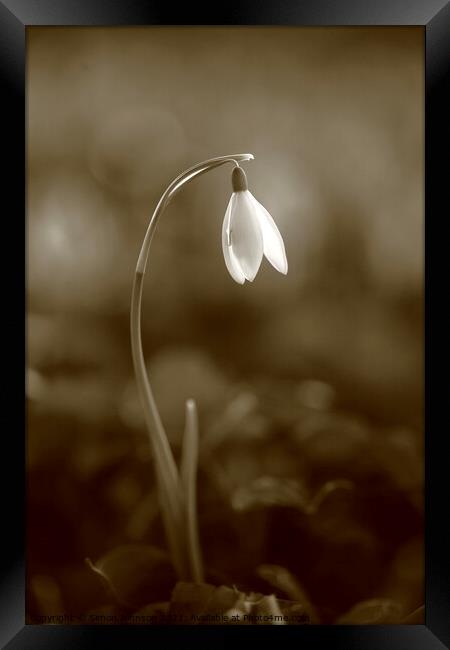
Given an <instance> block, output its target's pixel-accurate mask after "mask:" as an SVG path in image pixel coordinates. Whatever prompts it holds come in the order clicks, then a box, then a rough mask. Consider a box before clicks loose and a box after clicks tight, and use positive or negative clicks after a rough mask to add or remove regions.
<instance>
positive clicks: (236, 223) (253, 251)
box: [230, 190, 264, 282]
mask: <svg viewBox="0 0 450 650" xmlns="http://www.w3.org/2000/svg"><path fill="white" fill-rule="evenodd" d="M233 194H234V200H233V204H232V206H231V214H230V237H231V246H232V249H233V253H234V255H235V256H236V260H237V261H238V263H239V266H240V268H241V269H242V272H243V274H244V275H245V277H246V278H247V280H250V282H251V281H252V280H254V278H255V275H256V274H257V273H258V269H259V267H260V265H261V261H262V257H263V252H264V251H263V237H262V232H261V227H260V225H259V219H258V215H257V213H256V209H255V205H254V201H253V200H252V198H253V197H252V195H251V194H250V192H249V191H248V190H245V191H244V192H234V193H233Z"/></svg>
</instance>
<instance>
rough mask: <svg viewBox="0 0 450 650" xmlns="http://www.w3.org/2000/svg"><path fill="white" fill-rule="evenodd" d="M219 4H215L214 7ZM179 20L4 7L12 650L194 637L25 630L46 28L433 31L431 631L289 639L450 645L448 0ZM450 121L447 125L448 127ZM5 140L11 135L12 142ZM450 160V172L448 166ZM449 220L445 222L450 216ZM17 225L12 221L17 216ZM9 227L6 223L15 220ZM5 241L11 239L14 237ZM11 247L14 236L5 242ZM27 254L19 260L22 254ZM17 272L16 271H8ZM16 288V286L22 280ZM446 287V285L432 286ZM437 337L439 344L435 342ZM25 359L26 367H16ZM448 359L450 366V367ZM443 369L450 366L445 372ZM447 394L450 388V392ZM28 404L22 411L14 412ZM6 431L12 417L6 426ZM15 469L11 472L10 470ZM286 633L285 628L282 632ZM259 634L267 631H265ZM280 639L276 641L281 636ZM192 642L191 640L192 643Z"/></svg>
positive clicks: (246, 10)
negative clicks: (41, 64) (28, 184)
mask: <svg viewBox="0 0 450 650" xmlns="http://www.w3.org/2000/svg"><path fill="white" fill-rule="evenodd" d="M212 6H213V5H211V7H212ZM177 9H178V8H176V7H175V8H174V10H173V11H170V10H169V9H168V8H167V6H164V3H160V2H148V3H145V2H143V1H142V0H129V1H128V2H126V3H125V2H122V3H118V2H114V3H113V2H108V1H107V0H90V1H87V0H58V2H55V1H54V0H40V1H39V3H37V2H32V0H0V69H1V83H2V88H3V91H4V92H3V93H2V106H3V109H4V112H5V118H4V119H5V122H4V123H5V125H6V128H5V129H4V132H5V131H6V133H7V135H8V137H6V152H5V151H3V156H2V162H3V164H4V167H5V169H4V172H5V175H4V176H3V178H6V179H7V180H6V182H5V183H4V186H3V189H4V195H5V194H6V197H7V198H8V199H9V200H8V205H9V211H10V216H9V218H8V220H7V224H6V225H7V226H8V235H7V237H8V239H7V241H8V247H9V246H10V245H11V244H10V242H11V241H13V243H14V244H15V245H16V246H17V251H22V255H23V257H22V260H23V264H22V265H21V264H18V263H17V262H16V263H15V265H14V269H15V271H14V275H13V277H11V272H10V271H8V272H6V271H5V273H4V275H3V277H4V278H6V277H7V278H8V283H5V284H7V286H6V287H3V290H5V288H6V290H7V291H8V292H9V293H8V295H7V296H6V299H5V300H6V301H8V302H7V304H8V305H9V306H12V309H11V307H10V308H9V314H10V315H9V317H8V318H7V319H2V321H3V323H2V324H3V326H4V327H5V329H6V332H5V334H6V336H7V337H8V340H9V341H12V342H14V344H15V345H12V346H10V347H11V351H12V352H13V355H11V357H10V367H9V368H8V369H7V372H8V374H7V375H6V374H5V376H7V377H9V378H10V379H9V380H8V386H7V390H8V391H9V392H8V394H7V399H6V400H5V401H4V404H5V405H6V404H8V405H9V408H5V411H7V416H6V420H7V421H6V423H5V424H6V426H5V424H4V427H3V429H4V431H3V434H4V439H5V440H6V445H7V448H6V449H4V454H3V458H4V459H8V460H7V462H4V463H3V470H4V472H5V469H7V470H8V476H7V480H8V483H7V487H6V488H5V490H4V495H10V498H9V500H8V499H4V501H3V504H2V505H3V513H4V517H3V521H7V522H9V523H8V538H7V539H5V537H3V539H2V542H3V544H4V552H3V554H2V570H3V571H2V584H1V597H0V603H1V607H0V641H1V642H2V647H7V648H9V649H11V650H13V649H15V648H25V647H26V648H30V647H33V648H45V649H46V650H47V649H48V648H60V647H63V648H65V649H67V650H69V649H70V648H80V647H94V644H96V645H97V646H98V644H99V643H102V645H103V647H109V646H110V645H115V644H116V643H117V644H121V645H122V643H124V644H125V645H126V647H143V645H144V643H148V635H152V636H155V635H157V636H158V635H159V634H163V636H164V641H165V642H166V643H169V642H170V641H172V640H173V641H175V642H176V641H177V640H181V637H180V634H183V635H185V634H186V629H185V628H164V629H157V628H152V629H151V630H149V629H148V628H146V627H140V626H136V627H119V626H114V627H107V626H99V627H95V626H90V627H87V626H86V627H85V626H34V625H24V623H25V568H24V566H25V562H24V557H25V544H24V538H25V522H24V519H25V518H24V502H25V498H24V497H25V471H24V465H25V463H24V460H25V440H24V431H25V416H24V415H23V416H21V417H17V413H24V401H23V395H24V393H23V392H22V391H23V388H24V375H23V368H24V367H25V350H24V344H23V342H24V340H25V318H23V319H22V316H23V315H24V309H25V306H24V299H23V296H24V293H23V292H24V289H25V252H24V246H23V242H24V238H25V218H24V206H25V200H24V197H25V74H26V67H25V64H26V29H27V28H28V27H33V26H37V25H53V26H62V25H111V26H112V25H137V24H142V25H145V24H148V25H154V24H166V25H172V24H177V25H182V24H188V25H200V24H206V25H214V24H219V25H227V24H229V25H236V24H247V25H260V24H266V25H271V24H273V25H299V26H302V25H303V26H312V25H315V26H320V25H331V26H333V25H355V26H358V25H384V26H386V25H393V26H401V25H406V26H413V25H414V26H422V27H423V28H424V34H425V102H426V104H425V213H426V222H425V223H426V231H425V259H426V269H425V271H426V274H425V288H426V291H425V313H426V315H425V333H426V341H425V423H426V436H425V438H426V454H425V456H426V458H425V464H426V561H425V565H426V625H398V626H378V627H375V626H359V627H358V626H347V627H345V626H335V627H333V626H319V627H313V626H303V627H301V628H292V627H291V628H284V630H283V631H285V632H286V633H288V634H289V636H292V640H294V637H296V639H297V640H298V639H299V637H301V639H302V641H303V640H305V641H306V640H308V641H311V642H325V643H328V645H329V647H333V648H345V649H346V650H352V649H354V650H356V649H358V650H362V648H367V649H368V650H370V649H373V650H375V649H376V650H379V648H381V647H383V649H384V650H390V649H392V650H413V648H418V649H421V650H433V649H436V650H437V649H438V648H444V647H447V648H450V616H449V612H450V562H449V560H448V553H449V551H448V549H449V548H450V535H449V532H448V523H447V524H446V523H445V520H446V515H447V513H448V505H447V502H446V499H445V496H448V495H449V490H448V481H447V480H446V478H447V477H446V474H447V472H448V469H447V466H446V465H447V457H448V456H447V454H446V453H445V451H446V436H445V434H446V431H445V427H446V424H447V421H448V417H446V415H447V413H446V400H448V396H447V394H446V390H444V385H445V382H442V381H439V380H438V379H437V377H441V376H442V377H446V372H448V368H449V367H450V358H449V357H450V355H449V354H448V352H447V350H448V345H447V347H446V345H445V344H446V343H447V337H448V331H449V328H448V321H446V320H445V319H443V318H441V317H440V315H439V306H440V300H439V298H440V296H442V295H444V296H448V288H447V286H446V285H447V283H446V282H445V280H446V276H445V268H444V260H446V259H447V258H448V252H447V251H444V245H445V246H446V248H448V244H447V240H446V239H445V238H444V237H443V225H441V224H443V223H445V217H446V216H448V207H447V214H444V201H445V199H447V202H448V189H447V188H448V185H449V180H448V152H449V151H450V146H449V144H450V143H449V139H450V138H449V129H448V124H447V123H446V122H447V121H448V115H449V114H450V110H449V105H448V99H447V98H446V94H445V86H446V84H447V85H448V75H449V68H450V39H449V34H450V3H448V2H446V1H445V0H427V2H423V1H422V0H377V2H371V1H370V0H359V2H358V1H355V0H340V1H339V2H337V3H330V2H329V1H327V0H309V2H308V1H304V2H298V0H285V2H283V3H277V2H276V1H275V0H262V1H261V2H260V3H258V4H257V5H255V6H254V7H252V6H251V5H247V6H245V7H243V6H239V5H238V4H237V3H235V2H231V3H225V4H223V5H222V7H220V8H219V7H218V8H215V10H214V11H213V10H212V9H209V8H206V7H201V8H200V5H196V6H193V7H191V6H189V5H188V6H187V7H186V8H185V9H184V11H183V10H181V11H178V10H177ZM446 118H447V121H446ZM4 137H5V136H4ZM445 163H447V166H446V164H445ZM441 213H442V214H441ZM11 217H13V218H11ZM5 221H6V220H5V219H4V223H5ZM4 237H5V236H4ZM4 240H5V241H6V237H5V239H4ZM16 254H17V253H16ZM9 268H10V267H9ZM11 280H12V282H11ZM439 283H441V284H442V291H440V288H439V287H436V286H434V287H433V291H431V286H432V284H433V285H439ZM431 333H432V336H431ZM18 358H19V359H21V360H22V361H23V365H22V364H21V363H18V362H17V360H18ZM446 362H447V363H446ZM439 366H441V367H439ZM445 388H446V385H445ZM12 404H17V406H18V407H19V408H13V407H12V406H11V405H12ZM3 422H4V420H3ZM6 465H7V467H6ZM275 629H278V628H275ZM196 630H197V634H198V633H201V635H202V636H203V637H205V638H208V639H209V640H210V641H212V642H214V643H217V640H218V638H220V640H223V643H225V640H226V639H230V640H231V637H233V638H234V635H235V634H236V633H238V630H237V629H236V628H221V630H220V635H217V634H214V636H215V639H214V640H213V639H212V634H213V633H214V632H217V630H216V629H215V628H202V629H199V628H196ZM258 630H259V631H258ZM261 630H262V628H256V627H254V628H251V632H250V630H249V629H248V628H247V631H246V630H243V629H242V628H240V630H239V633H245V634H252V638H253V634H255V633H257V634H258V633H259V634H260V633H261ZM267 634H269V636H270V635H271V634H275V630H274V629H273V628H264V635H267ZM274 638H275V637H274ZM184 640H185V637H184V638H183V641H184Z"/></svg>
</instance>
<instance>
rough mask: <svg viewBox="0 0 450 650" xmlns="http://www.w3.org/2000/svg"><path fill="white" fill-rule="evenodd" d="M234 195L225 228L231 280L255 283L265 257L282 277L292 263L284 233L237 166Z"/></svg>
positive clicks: (224, 243)
mask: <svg viewBox="0 0 450 650" xmlns="http://www.w3.org/2000/svg"><path fill="white" fill-rule="evenodd" d="M231 183H232V186H233V193H232V195H231V198H230V201H229V203H228V207H227V210H226V212H225V218H224V220H223V227H222V248H223V255H224V258H225V264H226V266H227V269H228V271H229V272H230V275H231V277H232V278H233V279H234V280H235V281H236V282H239V284H244V282H245V280H249V281H250V282H252V281H253V280H254V278H255V276H256V274H257V272H258V269H259V267H260V265H261V261H262V258H263V255H265V257H266V258H267V259H268V260H269V262H270V263H271V264H272V266H273V267H274V268H276V270H277V271H279V272H280V273H284V274H286V273H287V271H288V263H287V258H286V251H285V248H284V242H283V239H282V237H281V235H280V231H279V230H278V228H277V226H276V225H275V221H274V220H273V219H272V217H271V216H270V214H269V213H268V212H267V210H266V209H265V208H264V207H263V206H262V205H261V203H259V202H258V201H257V200H256V199H255V197H254V196H253V194H252V193H251V192H249V190H248V184H247V177H246V175H245V172H244V170H243V169H242V168H241V167H239V165H236V167H234V169H233V173H232V176H231Z"/></svg>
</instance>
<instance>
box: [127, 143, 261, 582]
mask: <svg viewBox="0 0 450 650" xmlns="http://www.w3.org/2000/svg"><path fill="white" fill-rule="evenodd" d="M252 159H253V156H252V154H234V155H230V156H220V157H218V158H211V159H210V160H206V161H204V162H202V163H199V164H197V165H194V166H193V167H190V168H189V169H187V170H186V171H185V172H183V173H182V174H180V175H179V176H177V177H176V178H175V179H174V180H173V181H172V183H171V184H170V185H169V186H168V187H167V189H166V191H165V192H164V193H163V195H162V196H161V198H160V200H159V202H158V204H157V206H156V209H155V211H154V213H153V216H152V218H151V219H150V223H149V225H148V228H147V232H146V234H145V237H144V241H143V244H142V248H141V251H140V254H139V258H138V262H137V266H136V273H135V276H134V282H133V290H132V296H131V319H130V329H131V350H132V357H133V365H134V372H135V375H136V382H137V386H138V391H139V396H140V399H141V403H142V407H143V410H144V417H145V422H146V426H147V429H148V433H149V436H150V444H151V446H152V451H153V455H154V460H155V464H156V477H157V483H158V490H159V498H160V505H161V510H162V515H163V521H164V527H165V531H166V536H167V541H168V544H169V549H170V553H171V556H172V561H173V564H174V567H175V569H176V571H177V573H178V576H179V577H180V579H182V580H184V579H186V578H187V576H188V575H189V573H191V575H192V577H193V578H194V579H198V577H199V576H201V563H199V562H200V559H199V558H200V553H199V544H198V539H196V535H195V533H194V534H193V533H192V530H191V527H192V522H194V523H195V529H196V517H195V516H194V517H193V513H192V507H194V509H195V507H196V506H195V491H194V493H193V494H194V499H193V500H192V488H191V497H190V499H189V500H188V503H189V504H190V505H189V506H188V508H190V510H189V512H190V514H188V515H187V516H186V513H185V508H186V506H185V503H184V499H183V496H182V492H181V487H180V477H179V474H178V470H177V467H176V464H175V460H174V458H173V454H172V451H171V449H170V445H169V441H168V439H167V435H166V432H165V431H164V427H163V424H162V422H161V417H160V415H159V412H158V408H157V406H156V402H155V398H154V396H153V392H152V389H151V386H150V382H149V379H148V376H147V370H146V367H145V360H144V353H143V348H142V338H141V305H142V288H143V281H144V274H145V269H146V266H147V260H148V254H149V251H150V245H151V242H152V239H153V235H154V233H155V229H156V226H157V223H158V221H159V218H160V216H161V215H162V213H163V212H164V210H165V208H166V207H167V205H168V204H169V202H170V201H171V199H172V198H173V197H174V196H175V194H176V193H177V192H178V190H179V189H180V188H181V187H182V186H183V185H185V184H186V183H189V182H190V181H191V180H193V179H194V178H196V177H197V176H200V175H201V174H204V173H205V172H207V171H210V170H211V169H214V168H215V167H218V166H220V165H223V164H225V163H234V164H237V163H238V162H241V161H244V160H252ZM191 424H192V423H191ZM187 425H188V426H190V425H189V423H187ZM189 439H191V440H194V439H195V436H194V437H193V436H192V435H190V436H189ZM189 458H190V463H191V464H192V467H193V468H194V470H193V471H192V469H191V471H190V472H188V475H189V482H190V484H191V483H192V484H193V485H194V487H195V472H196V467H197V450H195V454H194V455H192V454H190V455H189ZM192 504H194V506H192ZM194 515H195V513H194ZM189 522H191V523H189ZM199 567H200V568H199ZM196 576H197V577H196Z"/></svg>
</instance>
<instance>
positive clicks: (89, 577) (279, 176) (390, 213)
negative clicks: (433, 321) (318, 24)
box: [27, 27, 424, 623]
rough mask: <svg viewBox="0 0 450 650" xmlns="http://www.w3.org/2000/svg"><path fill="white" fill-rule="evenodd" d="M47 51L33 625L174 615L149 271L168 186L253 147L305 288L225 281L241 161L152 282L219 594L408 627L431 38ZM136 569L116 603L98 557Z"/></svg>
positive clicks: (418, 565) (34, 143)
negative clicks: (137, 281)
mask: <svg viewBox="0 0 450 650" xmlns="http://www.w3.org/2000/svg"><path fill="white" fill-rule="evenodd" d="M27 34H28V63H27V74H28V83H27V106H28V118H27V119H28V148H27V156H28V199H27V200H28V205H27V214H28V223H27V234H28V237H27V251H28V252H27V255H28V269H27V273H28V288H27V301H28V320H27V322H28V335H27V360H28V371H27V399H28V433H27V461H28V501H27V504H28V527H27V528H28V535H27V544H28V562H27V584H28V597H27V612H28V618H29V621H30V622H35V621H36V620H38V619H37V617H39V616H51V615H60V614H74V615H79V614H85V613H88V612H104V613H105V614H110V613H114V612H118V611H120V612H122V611H135V610H139V609H142V608H143V607H144V608H145V607H146V606H149V605H151V604H152V603H156V602H166V601H169V600H170V598H171V593H172V590H173V587H174V584H175V578H174V576H173V572H172V570H171V567H170V565H169V563H168V561H167V559H166V558H165V556H164V555H163V554H162V553H161V551H165V549H166V544H165V539H164V534H163V529H162V524H161V521H160V517H159V512H158V505H157V497H156V493H155V481H154V470H153V466H152V458H151V454H150V450H149V445H148V437H147V434H146V431H145V426H144V422H143V416H142V411H141V408H140V404H139V402H138V398H137V394H136V388H135V382H134V377H133V369H132V362H131V353H130V343H129V307H130V294H131V286H132V280H133V274H134V269H135V265H136V261H137V256H138V253H139V250H140V246H141V243H142V239H143V236H144V233H145V230H146V227H147V224H148V221H149V217H150V216H151V214H152V211H153V209H154V206H155V204H156V202H157V201H158V199H159V197H160V195H161V193H162V191H163V190H164V189H165V187H166V186H167V185H168V183H169V182H170V181H171V180H172V179H173V178H174V177H175V176H176V175H177V174H178V173H180V172H181V171H183V170H184V169H185V168H187V167H189V166H191V165H193V164H195V163H196V162H199V161H201V160H204V159H207V158H211V157H214V156H220V155H225V154H231V153H237V152H251V153H253V154H254V156H255V160H254V161H252V162H249V163H244V166H245V169H246V172H247V177H248V181H249V189H250V191H251V192H252V193H253V194H254V195H255V197H256V198H257V199H258V200H259V201H260V202H261V203H262V204H263V205H264V206H265V207H266V208H267V209H268V210H269V212H270V213H271V214H272V216H273V217H274V219H275V221H276V223H277V225H278V226H279V228H280V231H281V233H282V235H283V238H284V241H285V245H286V252H287V257H288V261H289V273H288V275H287V276H283V275H281V274H279V273H277V272H276V271H275V270H274V269H273V268H272V267H271V266H270V265H269V264H268V263H267V262H263V264H262V267H261V270H260V272H259V273H258V275H257V277H256V279H255V281H254V282H253V283H246V284H245V285H244V286H239V285H238V284H236V283H235V282H234V281H233V280H232V279H231V277H230V276H229V275H228V272H227V270H226V267H225V264H224V260H223V256H222V248H221V227H222V220H223V216H224V213H225V209H226V206H227V203H228V200H229V196H230V193H231V183H230V170H229V169H228V168H227V167H222V168H219V169H217V170H214V171H212V172H211V173H209V174H206V175H204V176H201V177H200V178H199V179H197V180H195V181H194V182H193V183H191V184H190V185H189V186H186V187H185V188H184V189H183V191H182V192H180V194H178V195H177V197H176V199H175V200H174V201H173V203H172V204H171V205H170V207H169V208H168V210H167V212H166V213H165V215H164V217H163V219H162V220H161V222H160V224H159V226H158V231H157V233H156V236H155V241H154V244H153V247H152V251H151V256H150V261H149V266H148V274H147V276H146V282H145V289H144V294H145V295H144V305H143V322H142V326H143V340H144V347H145V354H146V358H147V360H148V368H149V373H150V377H151V380H152V384H153V386H154V389H155V395H156V400H157V403H158V406H159V408H160V412H161V416H162V419H163V422H164V423H165V425H166V429H167V432H168V434H169V436H170V439H171V444H172V447H173V449H174V453H175V454H176V455H178V453H179V447H180V436H181V432H182V430H183V420H184V401H185V399H186V398H189V397H194V398H195V399H196V400H197V403H198V406H199V415H200V434H201V448H200V468H199V479H198V480H199V483H198V490H199V492H198V498H199V525H200V540H201V545H202V551H203V556H204V562H205V566H206V570H207V578H208V582H209V583H211V584H213V585H228V586H232V585H235V586H236V587H237V588H238V589H240V590H242V591H244V592H246V593H248V592H250V591H254V592H258V593H262V594H271V593H275V594H276V596H277V597H279V598H280V599H286V600H291V601H297V602H302V604H303V606H304V608H305V611H307V612H308V614H309V616H310V619H311V620H312V621H313V622H320V623H345V622H361V623H370V622H374V623H383V622H393V623H397V622H401V621H402V620H404V619H405V617H407V616H408V615H409V614H410V613H411V612H414V610H416V609H417V608H419V607H420V606H421V605H422V604H423V600H424V596H423V421H422V408H423V398H422V355H423V346H422V334H423V332H422V308H423V304H422V298H423V296H422V289H423V118H424V115H423V101H422V100H423V82H424V72H423V35H422V30H420V29H415V28H404V29H401V28H395V29H393V28H386V29H384V28H370V29H362V28H351V29H348V28H334V29H331V28H320V29H316V28H298V29H296V28H242V27H241V28H230V27H228V28H225V27H224V28H219V27H216V28H214V27H212V28H194V27H193V28H163V27H157V28H150V27H149V28H107V29H103V28H90V29H89V28H88V29H86V28H68V29H65V28H57V29H55V28H31V29H28V32H27ZM142 548H145V549H146V552H147V551H148V553H147V555H145V558H144V559H142V558H141V559H140V555H139V553H140V551H139V549H142ZM117 549H119V550H118V551H117ZM121 549H122V550H121ZM114 550H116V555H115V556H114V558H116V559H113V560H111V562H112V564H114V562H117V564H118V566H115V565H114V567H113V569H112V570H113V572H115V573H114V576H116V578H115V579H117V584H116V587H117V591H118V592H119V595H120V594H121V595H122V596H123V598H119V599H118V600H117V599H114V598H113V597H112V595H111V593H109V592H108V590H107V589H105V586H104V584H103V583H102V582H101V581H99V579H98V576H97V575H95V574H94V573H93V572H92V571H91V570H90V569H89V567H88V566H87V565H86V563H85V558H90V559H91V560H92V562H96V561H98V560H99V559H100V558H102V557H104V556H107V557H110V556H108V554H111V552H113V551H114ZM152 553H153V555H152ZM117 558H118V559H117ZM117 576H118V577H117ZM130 576H131V577H130ZM133 576H134V577H133ZM133 581H134V582H133ZM124 603H126V605H124Z"/></svg>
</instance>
